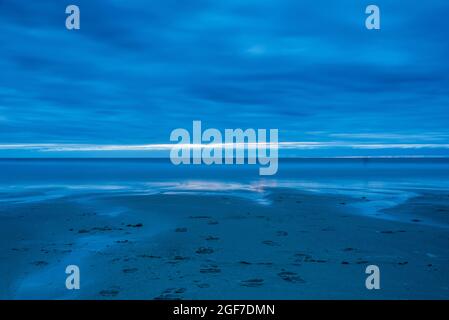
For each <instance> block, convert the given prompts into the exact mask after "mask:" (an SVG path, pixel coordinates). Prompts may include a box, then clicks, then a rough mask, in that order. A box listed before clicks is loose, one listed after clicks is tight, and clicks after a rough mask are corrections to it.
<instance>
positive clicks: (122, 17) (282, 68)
mask: <svg viewBox="0 0 449 320" xmlns="http://www.w3.org/2000/svg"><path fill="white" fill-rule="evenodd" d="M69 4H75V5H78V6H79V8H80V11H81V29H80V30H67V29H66V28H65V19H66V17H67V15H66V13H65V8H66V6H67V5H69ZM370 4H376V5H378V6H379V7H380V10H381V30H367V29H366V28H365V19H366V17H367V15H366V14H365V8H366V7H367V6H368V5H370ZM448 12H449V2H448V1H447V0H429V1H414V0H410V1H407V2H404V1H399V0H373V1H370V2H367V1H356V0H341V1H330V0H328V1H323V0H314V1H311V0H310V1H300V0H290V1H284V0H265V1H260V0H259V1H255V0H248V1H244V0H226V1H224V0H223V1H220V0H214V1H212V0H210V1H209V0H189V1H181V0H179V1H175V0H164V1H143V0H142V1H141V0H133V1H122V0H109V1H97V0H76V1H75V0H73V1H72V0H71V1H70V2H64V1H54V0H39V1H28V0H0V28H1V29H0V40H1V41H0V157H122V156H123V157H147V156H148V157H151V156H160V155H163V154H166V149H167V146H166V144H169V143H170V140H169V138H170V133H171V132H172V130H174V129H176V128H186V129H188V130H191V128H192V121H194V120H200V121H202V124H203V127H204V128H217V129H219V130H224V129H226V128H231V129H235V128H242V129H247V128H254V129H258V128H264V129H278V130H279V140H280V142H281V144H280V148H281V152H280V154H281V155H282V156H292V157H296V156H298V157H317V156H318V157H340V156H345V157H346V156H348V157H351V156H413V157H418V156H449V126H448V124H449V59H448V57H449V41H448V31H449V19H448V18H447V13H448Z"/></svg>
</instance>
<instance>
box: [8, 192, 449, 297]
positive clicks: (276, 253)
mask: <svg viewBox="0 0 449 320" xmlns="http://www.w3.org/2000/svg"><path fill="white" fill-rule="evenodd" d="M415 192H416V194H417V195H416V196H415V197H413V198H411V199H409V200H408V201H406V202H404V203H401V204H399V205H397V206H394V207H391V208H388V209H383V210H381V212H379V213H378V214H377V215H376V216H370V215H364V214H363V213H362V212H361V210H363V206H364V205H368V206H369V202H370V201H373V200H372V199H370V198H369V197H365V196H364V197H359V196H353V197H350V196H344V195H335V194H334V195H332V194H323V193H321V194H319V193H305V192H298V191H295V190H291V189H281V188H277V189H275V188H274V189H270V190H269V192H268V193H267V198H266V203H263V202H257V201H254V200H252V199H249V198H244V197H237V196H228V195H219V194H215V195H207V194H189V193H186V194H183V193H175V194H171V193H166V194H155V195H126V194H115V195H113V196H112V195H107V194H101V193H99V194H95V195H90V196H89V197H88V198H85V197H82V196H76V197H75V196H72V197H65V198H60V199H53V200H47V201H40V202H32V203H23V204H20V205H18V204H15V205H14V206H8V205H5V206H2V208H1V210H0V221H1V222H0V237H1V249H0V271H1V272H2V284H1V285H0V298H3V299H18V298H25V299H37V298H50V299H111V298H112V299H132V298H135V299H231V298H232V299H328V298H332V299H349V298H355V299H370V298H373V299H410V298H411V299H428V298H436V299H448V298H449V228H448V226H449V194H448V193H447V192H446V193H443V192H441V191H429V190H422V191H415ZM383 215H385V216H390V217H391V216H392V217H395V219H384V218H383ZM70 264H75V265H78V266H79V267H80V269H81V289H80V290H73V291H69V290H67V289H66V288H65V278H66V274H65V267H66V266H67V265H70ZM370 264H375V265H378V266H379V267H380V270H381V289H380V290H373V291H369V290H367V289H366V288H365V279H366V276H367V275H366V274H365V268H366V266H368V265H370Z"/></svg>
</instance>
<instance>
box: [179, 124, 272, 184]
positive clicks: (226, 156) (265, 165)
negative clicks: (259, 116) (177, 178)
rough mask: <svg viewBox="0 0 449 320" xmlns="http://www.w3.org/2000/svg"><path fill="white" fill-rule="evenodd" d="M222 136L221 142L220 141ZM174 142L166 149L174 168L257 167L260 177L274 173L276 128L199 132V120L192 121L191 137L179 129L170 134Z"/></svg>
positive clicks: (188, 133)
mask: <svg viewBox="0 0 449 320" xmlns="http://www.w3.org/2000/svg"><path fill="white" fill-rule="evenodd" d="M223 136H224V139H223ZM170 141H171V142H177V143H176V144H174V145H173V147H172V148H171V150H170V160H171V162H172V163H173V164H174V165H180V164H184V165H190V164H195V165H199V164H206V165H212V164H216V165H221V164H226V165H234V164H236V165H242V164H245V159H247V163H248V164H252V165H255V164H257V163H258V164H259V165H260V168H259V174H260V175H263V176H265V175H274V174H276V173H277V171H278V149H279V146H278V129H269V135H268V136H267V129H257V130H256V129H251V128H250V129H246V130H242V129H225V130H224V134H222V132H221V131H220V130H218V129H215V128H209V129H206V130H204V132H203V131H202V123H201V121H193V123H192V135H191V134H190V132H189V131H188V130H186V129H183V128H178V129H175V130H173V131H172V132H171V134H170Z"/></svg>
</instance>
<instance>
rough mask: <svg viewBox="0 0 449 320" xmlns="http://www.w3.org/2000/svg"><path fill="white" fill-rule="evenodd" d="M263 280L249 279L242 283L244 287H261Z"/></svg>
mask: <svg viewBox="0 0 449 320" xmlns="http://www.w3.org/2000/svg"><path fill="white" fill-rule="evenodd" d="M263 282H264V281H263V279H248V280H243V281H241V282H240V286H242V287H253V288H254V287H260V286H262V285H263Z"/></svg>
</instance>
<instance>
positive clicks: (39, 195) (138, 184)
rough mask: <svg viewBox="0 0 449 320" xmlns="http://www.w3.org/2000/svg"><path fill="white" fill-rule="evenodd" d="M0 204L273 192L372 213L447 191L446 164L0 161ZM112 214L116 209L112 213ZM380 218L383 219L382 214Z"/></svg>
mask: <svg viewBox="0 0 449 320" xmlns="http://www.w3.org/2000/svg"><path fill="white" fill-rule="evenodd" d="M0 167H1V171H0V203H3V204H4V205H6V204H10V205H14V204H15V203H24V202H35V201H43V200H48V199H55V198H60V197H63V196H70V195H80V194H81V195H89V194H93V193H95V194H98V193H126V194H156V193H186V192H188V193H203V194H207V193H209V194H210V193H226V194H230V195H236V196H242V197H246V198H250V199H254V200H255V201H257V202H259V203H261V204H267V205H268V204H269V201H268V200H267V195H268V194H269V191H270V189H272V188H293V189H297V190H300V191H309V192H326V193H340V194H346V195H353V196H357V197H361V196H369V197H370V198H371V199H372V200H373V201H371V202H370V203H369V206H365V207H363V208H362V209H363V210H362V212H365V213H366V214H370V215H374V214H376V213H377V212H378V211H380V210H381V209H383V208H388V207H392V206H394V205H397V204H400V203H402V202H405V201H406V200H407V199H409V198H410V197H412V196H414V195H415V191H416V190H426V189H431V190H449V159H280V161H279V170H278V173H277V174H276V175H273V176H260V175H259V166H258V165H247V164H245V165H210V166H208V165H179V166H175V165H173V164H172V163H171V162H170V160H169V159H2V160H0ZM111 210H112V208H111ZM383 217H385V216H384V215H383Z"/></svg>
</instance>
